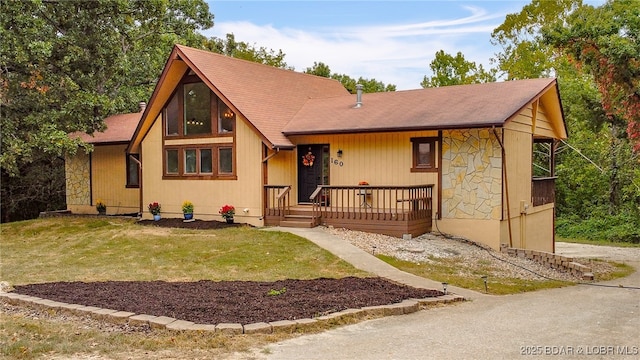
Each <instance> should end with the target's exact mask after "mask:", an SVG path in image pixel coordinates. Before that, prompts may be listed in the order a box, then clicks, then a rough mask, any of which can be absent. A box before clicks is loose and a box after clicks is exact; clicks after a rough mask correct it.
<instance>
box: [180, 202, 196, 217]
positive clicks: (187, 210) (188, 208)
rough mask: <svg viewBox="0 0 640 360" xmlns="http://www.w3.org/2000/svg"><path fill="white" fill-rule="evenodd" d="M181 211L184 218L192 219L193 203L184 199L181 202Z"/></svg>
mask: <svg viewBox="0 0 640 360" xmlns="http://www.w3.org/2000/svg"><path fill="white" fill-rule="evenodd" d="M182 213H183V214H184V219H185V220H191V219H193V203H192V202H191V201H189V200H185V202H183V203H182Z"/></svg>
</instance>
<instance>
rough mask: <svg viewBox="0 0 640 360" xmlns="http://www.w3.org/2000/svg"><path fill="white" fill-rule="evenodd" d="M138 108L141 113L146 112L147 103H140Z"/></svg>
mask: <svg viewBox="0 0 640 360" xmlns="http://www.w3.org/2000/svg"><path fill="white" fill-rule="evenodd" d="M138 106H139V107H140V112H144V109H146V108H147V103H146V102H144V101H140V103H138Z"/></svg>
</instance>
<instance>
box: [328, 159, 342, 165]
mask: <svg viewBox="0 0 640 360" xmlns="http://www.w3.org/2000/svg"><path fill="white" fill-rule="evenodd" d="M331 163H332V164H333V165H338V166H342V165H344V162H342V161H341V160H338V159H334V158H331Z"/></svg>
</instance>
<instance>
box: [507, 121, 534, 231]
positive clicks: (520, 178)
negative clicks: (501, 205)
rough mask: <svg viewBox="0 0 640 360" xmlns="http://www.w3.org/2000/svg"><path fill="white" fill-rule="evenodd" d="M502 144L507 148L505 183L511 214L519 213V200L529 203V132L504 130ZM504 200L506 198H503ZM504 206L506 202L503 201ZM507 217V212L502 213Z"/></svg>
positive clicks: (531, 145) (530, 138) (530, 142)
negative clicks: (507, 187) (507, 188)
mask: <svg viewBox="0 0 640 360" xmlns="http://www.w3.org/2000/svg"><path fill="white" fill-rule="evenodd" d="M504 134H505V138H504V146H505V148H506V149H507V154H506V162H507V165H506V167H507V183H508V185H509V206H510V209H511V216H512V217H514V216H517V215H518V214H519V213H520V201H524V202H525V203H526V204H530V203H531V176H532V174H531V149H532V147H533V139H532V137H531V134H526V133H521V132H516V131H510V130H505V132H504ZM505 200H506V199H505ZM505 206H506V202H505ZM503 216H504V218H505V219H506V218H507V213H506V209H505V213H504V214H503Z"/></svg>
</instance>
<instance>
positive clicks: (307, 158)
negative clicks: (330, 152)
mask: <svg viewBox="0 0 640 360" xmlns="http://www.w3.org/2000/svg"><path fill="white" fill-rule="evenodd" d="M315 160H316V157H315V156H314V155H313V154H312V153H311V151H309V152H308V153H307V154H306V155H304V156H303V157H302V165H304V166H309V167H311V166H313V162H314V161H315Z"/></svg>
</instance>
